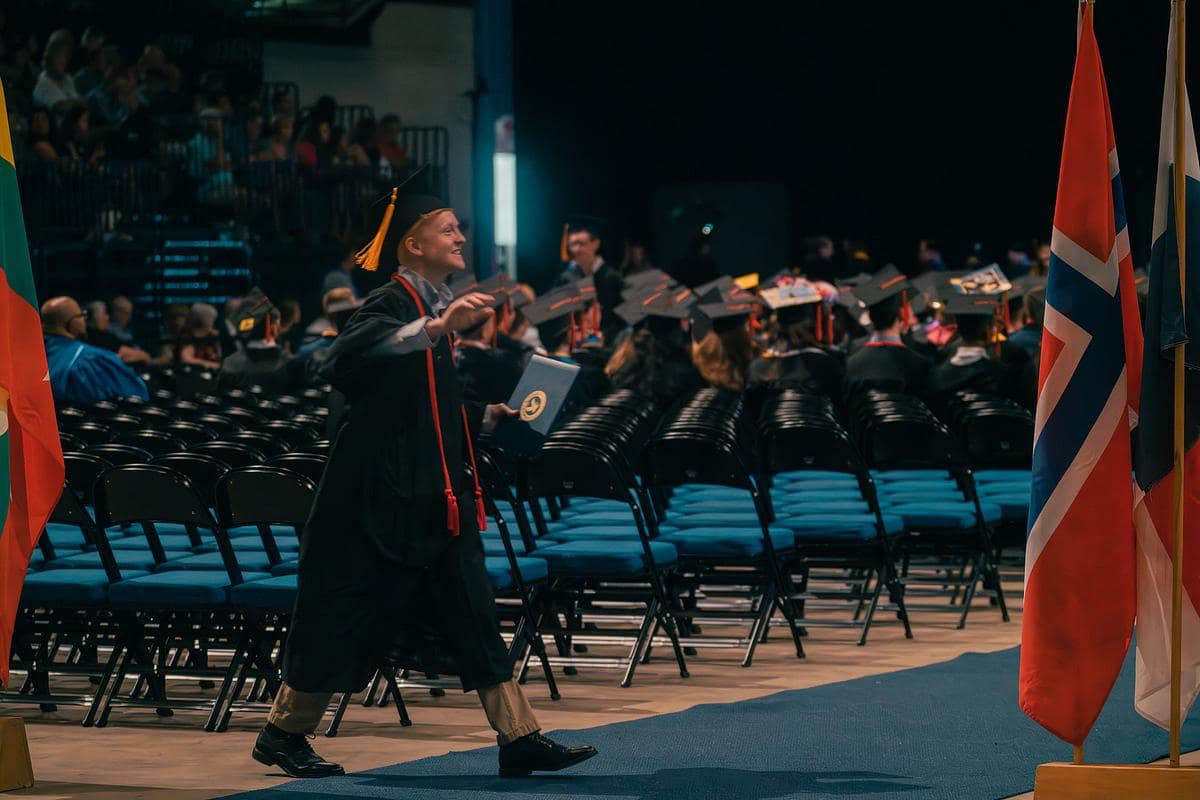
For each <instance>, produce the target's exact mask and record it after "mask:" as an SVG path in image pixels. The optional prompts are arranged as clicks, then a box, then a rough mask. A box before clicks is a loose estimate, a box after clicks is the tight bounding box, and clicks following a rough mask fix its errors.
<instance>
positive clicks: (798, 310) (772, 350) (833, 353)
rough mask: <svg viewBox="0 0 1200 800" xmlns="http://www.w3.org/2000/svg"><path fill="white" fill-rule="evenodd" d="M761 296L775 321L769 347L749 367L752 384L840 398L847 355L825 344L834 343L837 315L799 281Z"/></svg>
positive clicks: (807, 283) (806, 282) (763, 292)
mask: <svg viewBox="0 0 1200 800" xmlns="http://www.w3.org/2000/svg"><path fill="white" fill-rule="evenodd" d="M760 296H761V297H762V300H763V302H764V303H766V305H767V308H769V309H771V311H773V312H774V314H775V318H774V321H773V324H772V325H770V326H769V333H768V337H767V341H768V343H769V344H768V347H767V349H766V350H764V351H763V352H762V353H761V354H760V355H759V357H758V358H756V359H754V361H753V362H751V364H750V383H751V384H766V385H774V386H779V387H782V388H792V389H798V390H800V391H804V392H809V393H813V394H820V395H824V396H826V397H836V396H837V394H838V392H839V391H840V390H841V384H842V376H843V375H844V374H845V369H846V367H845V356H844V355H843V354H842V352H841V351H839V350H837V349H835V348H833V347H828V346H826V345H825V344H824V343H825V342H831V341H832V340H833V339H834V332H833V316H832V311H831V307H830V306H827V305H826V303H825V300H824V298H823V297H822V295H821V293H820V291H819V290H818V289H817V288H816V287H815V286H814V285H813V284H811V283H809V282H808V281H803V280H801V281H795V282H793V283H791V284H789V285H787V286H779V287H772V288H768V289H764V290H763V291H762V292H761V293H760Z"/></svg>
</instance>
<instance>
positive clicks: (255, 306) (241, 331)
mask: <svg viewBox="0 0 1200 800" xmlns="http://www.w3.org/2000/svg"><path fill="white" fill-rule="evenodd" d="M272 315H274V316H275V317H276V318H278V316H279V309H277V308H276V307H275V304H274V303H272V302H271V299H270V298H269V297H267V296H266V295H265V294H264V293H263V291H262V289H259V288H258V287H257V286H255V287H254V288H253V289H251V290H250V292H249V293H248V294H246V296H245V297H243V298H242V302H241V303H239V304H238V307H237V311H236V312H234V315H233V320H234V327H235V328H236V329H237V337H238V338H239V339H260V338H262V335H263V332H264V331H265V329H266V325H267V320H268V319H269V318H270V317H271V316H272Z"/></svg>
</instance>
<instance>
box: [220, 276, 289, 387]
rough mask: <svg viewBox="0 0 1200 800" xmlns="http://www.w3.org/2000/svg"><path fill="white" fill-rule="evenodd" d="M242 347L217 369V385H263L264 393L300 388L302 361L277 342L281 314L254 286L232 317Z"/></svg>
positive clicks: (227, 357)
mask: <svg viewBox="0 0 1200 800" xmlns="http://www.w3.org/2000/svg"><path fill="white" fill-rule="evenodd" d="M234 319H235V321H236V325H237V328H238V333H239V335H240V337H241V338H242V340H243V341H244V342H245V345H246V346H245V347H243V348H242V349H241V350H238V351H237V352H235V353H232V354H231V355H228V356H226V357H225V359H224V360H223V361H222V362H221V371H220V372H218V373H217V388H218V389H220V390H221V391H222V392H227V391H229V390H230V389H243V390H248V389H250V388H252V387H254V386H259V387H261V388H262V390H263V392H264V393H265V394H266V395H267V396H273V395H281V394H288V393H290V392H292V391H295V390H296V389H298V388H300V387H301V386H302V384H303V380H304V371H303V367H302V366H301V365H293V364H292V357H291V356H290V355H288V354H287V353H285V352H284V351H283V348H282V347H280V346H279V342H278V339H277V334H278V332H279V326H280V319H281V314H280V311H279V309H278V308H276V307H275V305H274V304H273V303H272V302H271V300H270V298H268V297H267V296H266V295H265V294H263V293H262V292H261V291H258V290H257V289H256V290H254V291H252V292H250V294H248V295H246V297H245V298H243V300H242V302H241V306H240V307H239V308H238V313H237V315H236V316H235V317H234Z"/></svg>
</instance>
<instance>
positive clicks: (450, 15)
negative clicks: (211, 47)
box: [263, 3, 475, 217]
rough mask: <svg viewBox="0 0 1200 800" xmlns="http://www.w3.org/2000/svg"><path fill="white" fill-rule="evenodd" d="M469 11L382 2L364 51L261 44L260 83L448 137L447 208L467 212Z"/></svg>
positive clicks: (471, 15) (471, 59)
mask: <svg viewBox="0 0 1200 800" xmlns="http://www.w3.org/2000/svg"><path fill="white" fill-rule="evenodd" d="M473 26H474V11H473V10H472V9H471V8H470V7H459V6H453V7H451V6H440V5H426V4H424V3H388V4H387V5H385V6H384V8H383V11H382V13H381V14H380V15H379V18H378V19H377V20H376V21H375V25H374V27H373V28H372V30H371V42H372V43H371V45H370V46H368V47H350V46H345V45H327V44H320V43H319V42H316V41H314V42H311V43H309V42H295V41H268V42H266V44H265V46H264V53H263V55H264V78H265V79H266V80H268V81H294V82H295V83H297V84H299V86H300V102H301V103H302V104H304V105H310V104H311V103H312V102H313V101H314V100H316V99H317V98H318V97H320V96H321V95H323V94H328V95H330V96H332V97H333V98H335V99H336V100H337V101H338V102H339V103H344V104H347V105H369V106H372V107H373V108H374V109H375V115H376V117H379V116H382V115H383V114H387V113H389V112H395V113H397V114H399V115H400V121H401V124H403V125H440V126H444V127H446V128H448V129H449V131H450V167H449V173H450V174H449V179H450V197H449V198H448V199H449V201H450V203H451V204H452V205H453V206H454V207H455V208H458V209H459V210H460V213H462V214H463V215H464V216H467V217H469V216H470V208H471V103H470V100H469V99H468V98H466V97H464V96H463V92H466V91H467V90H469V89H470V88H471V85H472V83H473V81H474V76H475V63H474V62H475V58H474V33H473Z"/></svg>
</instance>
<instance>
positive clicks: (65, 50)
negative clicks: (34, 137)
mask: <svg viewBox="0 0 1200 800" xmlns="http://www.w3.org/2000/svg"><path fill="white" fill-rule="evenodd" d="M70 53H71V49H70V47H69V46H68V45H67V44H66V43H65V42H59V43H56V44H50V45H47V46H46V55H45V57H44V58H43V59H42V74H41V75H39V76H38V80H37V85H35V86H34V87H33V105H34V107H35V108H48V109H50V110H52V111H54V112H56V113H59V114H61V113H63V112H64V111H65V110H67V109H68V108H70V107H71V106H74V105H78V104H80V103H82V102H83V98H81V97H80V96H79V92H78V91H76V90H75V81H74V79H72V78H71V76H70V75H69V74H67V61H68V59H69V58H70Z"/></svg>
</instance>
